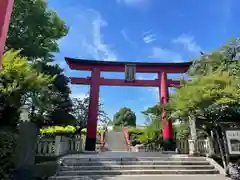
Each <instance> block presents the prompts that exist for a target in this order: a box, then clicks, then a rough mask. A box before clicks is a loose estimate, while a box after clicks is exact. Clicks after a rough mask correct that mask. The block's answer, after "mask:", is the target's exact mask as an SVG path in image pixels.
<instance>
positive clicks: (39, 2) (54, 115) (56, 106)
mask: <svg viewBox="0 0 240 180" xmlns="http://www.w3.org/2000/svg"><path fill="white" fill-rule="evenodd" d="M67 33H68V27H67V26H66V24H65V22H64V21H63V20H61V19H60V17H59V16H58V15H57V13H56V12H55V11H53V10H50V9H48V8H47V1H45V0H27V1H26V0H15V1H14V8H13V13H12V18H11V22H10V26H9V31H8V37H7V41H6V46H7V48H10V49H15V50H19V49H21V51H20V55H22V56H24V57H26V58H27V60H28V61H30V62H31V63H33V67H34V68H35V69H36V70H37V71H38V72H40V73H44V74H46V75H48V76H51V77H55V78H54V81H53V82H52V84H53V86H52V87H51V89H50V91H52V93H51V96H49V101H51V103H52V105H51V107H49V109H48V112H47V113H45V114H46V119H48V122H49V123H50V124H51V125H52V124H54V122H55V123H56V124H59V122H60V121H64V120H66V119H67V118H71V116H70V114H69V112H70V111H71V107H72V104H71V99H70V96H69V94H70V93H71V91H70V88H69V86H68V83H69V80H68V78H67V77H66V76H64V74H63V69H61V68H60V67H59V65H54V54H53V53H56V52H58V51H59V47H58V43H57V41H58V40H59V39H60V38H62V37H64V36H65V35H67ZM37 96H41V95H40V94H38V95H37ZM38 99H41V98H38ZM44 103H45V102H42V104H44ZM57 121H58V122H57Z"/></svg>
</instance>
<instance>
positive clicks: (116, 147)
mask: <svg viewBox="0 0 240 180" xmlns="http://www.w3.org/2000/svg"><path fill="white" fill-rule="evenodd" d="M105 140H106V144H105V148H106V149H107V150H108V151H118V152H120V151H128V148H127V145H126V142H125V138H124V134H123V133H122V132H115V131H110V132H107V133H106V139H105Z"/></svg>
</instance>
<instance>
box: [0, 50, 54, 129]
mask: <svg viewBox="0 0 240 180" xmlns="http://www.w3.org/2000/svg"><path fill="white" fill-rule="evenodd" d="M0 78H1V82H0V94H1V98H0V100H1V110H0V113H1V114H0V118H1V121H0V124H1V125H14V126H16V123H17V121H18V118H19V116H18V115H19V108H20V107H22V106H23V105H30V107H29V108H32V107H34V111H31V112H32V113H34V114H30V115H31V118H32V120H33V121H36V120H39V119H41V118H42V117H41V118H40V117H38V116H39V115H43V113H44V112H46V110H47V109H48V108H49V107H50V106H51V103H50V102H49V100H48V97H49V95H51V91H49V88H51V86H52V82H53V80H54V78H53V77H51V76H48V75H45V74H41V73H39V72H38V71H36V70H35V69H34V68H33V65H32V64H31V63H28V61H27V58H24V57H21V56H19V51H12V50H11V51H8V52H6V53H5V54H4V56H3V69H2V70H1V71H0ZM39 95H40V96H39ZM29 101H31V103H30V104H29ZM43 102H44V104H43Z"/></svg>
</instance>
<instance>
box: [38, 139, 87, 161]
mask: <svg viewBox="0 0 240 180" xmlns="http://www.w3.org/2000/svg"><path fill="white" fill-rule="evenodd" d="M82 151H83V144H82V138H81V137H80V136H79V137H77V136H76V137H71V138H70V137H65V136H55V137H49V138H46V137H45V138H44V137H43V138H40V139H39V140H38V143H37V148H36V155H37V156H59V155H64V154H67V153H72V152H82Z"/></svg>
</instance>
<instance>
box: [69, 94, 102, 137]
mask: <svg viewBox="0 0 240 180" xmlns="http://www.w3.org/2000/svg"><path fill="white" fill-rule="evenodd" d="M72 102H73V110H72V112H71V114H72V115H73V117H74V118H75V123H74V125H75V126H77V127H78V129H77V131H76V133H80V132H81V131H82V129H85V128H87V121H88V106H89V95H88V96H86V97H84V98H83V99H80V98H73V99H72ZM98 108H99V111H98V120H99V121H100V122H102V123H105V121H106V120H107V114H106V113H105V112H104V110H103V104H102V103H99V105H98Z"/></svg>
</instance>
